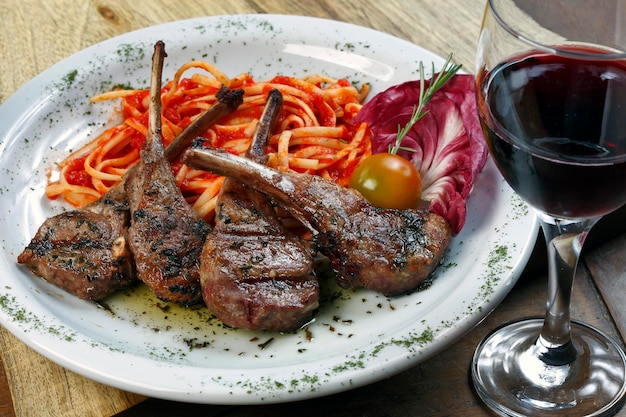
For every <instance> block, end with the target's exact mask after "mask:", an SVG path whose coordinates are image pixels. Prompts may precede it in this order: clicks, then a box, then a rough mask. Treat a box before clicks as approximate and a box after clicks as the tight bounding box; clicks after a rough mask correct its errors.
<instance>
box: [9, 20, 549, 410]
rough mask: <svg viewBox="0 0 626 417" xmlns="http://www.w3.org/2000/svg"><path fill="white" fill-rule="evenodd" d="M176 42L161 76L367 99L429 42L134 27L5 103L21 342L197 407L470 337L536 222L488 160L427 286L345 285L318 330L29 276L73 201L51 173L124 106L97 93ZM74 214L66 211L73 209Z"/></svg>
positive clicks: (289, 27)
mask: <svg viewBox="0 0 626 417" xmlns="http://www.w3.org/2000/svg"><path fill="white" fill-rule="evenodd" d="M158 39H162V40H164V41H165V45H166V51H167V53H168V58H167V59H166V67H165V72H164V79H171V77H172V76H173V73H174V71H175V70H176V68H178V66H179V65H181V64H182V63H184V62H186V61H188V60H190V59H204V60H207V61H209V62H211V63H215V64H217V65H218V66H219V68H221V69H222V70H224V71H225V72H226V73H227V74H229V75H230V76H234V75H236V74H238V73H240V72H244V71H249V72H251V73H252V74H253V75H254V76H255V77H256V78H258V79H264V78H268V77H270V76H272V75H274V74H276V73H285V74H290V75H304V74H306V73H309V74H310V73H317V72H319V73H325V74H328V75H330V76H332V77H337V78H339V77H348V78H349V79H350V80H354V81H358V82H371V83H372V86H373V91H372V94H375V93H377V92H379V91H381V90H382V89H384V88H386V87H388V86H391V85H393V84H398V83H400V82H402V81H405V80H408V79H415V78H417V68H418V63H419V61H420V60H423V61H424V62H425V63H426V64H427V65H426V67H427V68H428V67H430V62H431V61H433V62H435V63H436V64H437V65H442V64H443V59H441V58H440V57H438V56H436V55H434V54H433V53H431V52H429V51H427V50H425V49H422V48H420V47H418V46H415V45H413V44H410V43H408V42H405V41H403V40H400V39H397V38H394V37H392V36H389V35H386V34H383V33H379V32H375V31H373V30H370V29H366V28H362V27H357V26H353V25H348V24H344V23H340V22H334V21H328V20H320V19H314V18H307V17H294V16H279V15H256V16H255V15H239V16H219V17H208V18H200V19H194V20H188V21H181V22H175V23H170V24H165V25H161V26H156V27H151V28H147V29H144V30H139V31H136V32H132V33H128V34H126V35H123V36H119V37H116V38H114V39H110V40H108V41H106V42H103V43H101V44H98V45H96V46H94V47H91V48H88V49H86V50H83V51H82V52H79V53H77V54H75V55H73V56H71V57H69V58H67V59H65V60H63V61H62V62H60V63H58V64H57V65H54V66H53V67H51V68H50V69H48V70H46V71H45V72H43V73H42V74H40V75H39V76H37V77H36V78H34V79H33V80H32V81H31V82H29V83H28V84H26V85H25V86H24V87H23V88H21V89H20V90H19V91H18V92H17V93H16V94H15V95H13V96H12V97H10V98H9V99H8V100H7V101H6V103H4V105H2V107H0V120H2V122H3V123H2V124H1V125H0V152H1V159H0V168H1V173H2V175H0V190H1V193H0V213H1V215H0V216H1V217H2V218H1V220H0V230H2V238H1V242H2V252H1V255H0V319H1V322H2V324H3V325H4V326H5V327H6V328H7V329H8V330H9V331H10V332H12V333H13V334H15V335H16V336H17V337H18V338H20V339H21V340H22V341H24V342H25V343H26V344H28V345H29V346H31V347H32V348H34V349H35V350H36V351H38V352H40V353H41V354H43V355H44V356H46V357H48V358H50V359H51V360H53V361H55V362H57V363H58V364H60V365H62V366H64V367H66V368H68V369H71V370H72V371H75V372H77V373H79V374H82V375H84V376H86V377H88V378H92V379H94V380H97V381H99V382H102V383H105V384H108V385H111V386H115V387H118V388H120V389H124V390H128V391H133V392H136V393H140V394H144V395H148V396H152V397H159V398H164V399H172V400H178V401H188V402H200V403H223V404H229V403H230V404H234V403H237V404H243V403H262V402H279V401H292V400H300V399H304V398H310V397H315V396H321V395H327V394H331V393H335V392H339V391H344V390H348V389H351V388H354V387H358V386H361V385H364V384H368V383H371V382H374V381H376V380H379V379H382V378H384V377H388V376H390V375H392V374H395V373H398V372H400V371H403V370H405V369H407V368H409V367H412V366H415V365H416V364H418V363H420V362H422V361H424V360H425V359H427V358H429V357H431V356H433V355H434V354H436V353H438V352H440V351H442V350H443V349H445V348H446V347H448V346H449V345H450V344H452V343H453V342H455V341H456V340H458V339H459V338H460V337H462V336H463V335H464V334H465V333H466V332H468V331H469V330H470V329H472V327H473V326H474V325H476V324H477V323H478V322H479V321H480V320H481V319H483V318H484V317H485V316H486V315H487V314H488V313H489V312H490V311H491V310H492V309H493V308H495V307H496V306H497V305H498V303H500V301H501V300H502V299H503V298H504V296H505V295H506V294H507V293H508V292H509V290H510V289H511V287H512V286H513V284H514V283H515V281H516V280H517V278H518V276H519V274H520V273H521V271H522V269H523V267H524V265H525V264H526V261H527V259H528V257H529V255H530V253H531V250H532V247H533V245H534V242H535V239H536V236H537V225H536V223H535V221H534V217H533V215H532V214H531V213H530V212H529V210H528V209H527V207H526V205H525V204H524V203H522V201H521V200H520V199H519V198H518V197H517V196H516V195H515V194H514V193H513V192H512V191H511V189H510V188H509V187H508V186H507V185H506V184H505V183H504V181H503V180H502V178H501V177H500V175H499V174H498V173H497V171H496V169H495V168H494V166H493V164H492V163H491V162H488V164H487V165H486V167H485V169H484V171H483V172H482V173H481V175H480V176H479V178H478V181H477V184H476V186H475V190H474V192H473V195H472V196H471V197H470V199H469V205H468V218H467V223H466V225H465V227H464V229H463V231H462V233H461V234H460V235H458V236H456V237H455V238H454V239H453V242H452V244H451V246H450V248H449V250H448V251H447V254H446V256H445V260H444V264H443V265H442V266H441V267H439V268H438V270H437V272H436V276H435V279H434V282H433V283H432V286H431V287H430V288H428V289H426V290H424V291H421V292H417V293H414V294H412V295H407V296H402V297H397V298H393V299H387V298H385V297H383V296H382V295H379V294H375V293H372V292H368V291H363V290H360V291H354V292H353V291H339V290H336V289H334V288H333V289H331V290H330V291H331V292H332V294H333V295H334V296H333V297H331V299H330V300H329V301H327V302H326V303H324V304H323V305H322V307H321V310H320V313H319V315H318V316H317V317H316V319H315V322H314V323H312V324H311V325H310V326H309V327H308V330H307V331H304V330H301V331H297V332H294V333H290V334H270V333H257V334H255V333H251V332H246V331H236V330H231V329H225V328H223V327H221V326H220V324H219V322H217V321H216V320H214V319H211V316H210V314H209V313H208V312H207V310H206V309H183V308H176V307H166V306H164V305H162V303H158V302H157V301H156V300H155V299H154V298H153V297H151V295H150V294H148V293H146V292H144V293H143V294H141V291H138V292H137V293H134V294H130V295H128V294H120V295H117V296H114V297H112V298H111V299H110V300H107V302H106V305H107V306H108V307H109V308H110V310H109V309H103V308H101V307H99V306H98V305H96V304H94V303H90V302H85V301H81V300H78V299H77V298H75V297H73V296H70V295H68V294H66V293H64V292H63V291H61V290H58V289H56V288H55V287H52V286H50V285H48V284H47V283H45V282H43V281H42V280H40V279H38V278H36V277H34V276H33V275H31V274H30V273H28V272H27V271H26V270H25V269H24V268H21V267H18V265H17V263H16V257H17V255H18V254H19V253H20V252H21V251H22V250H23V248H24V247H25V246H26V245H27V244H28V242H29V241H30V239H31V238H32V236H33V235H34V234H35V231H36V230H37V228H38V226H39V225H40V224H41V223H42V222H43V220H44V219H45V218H46V217H48V216H50V215H52V214H55V213H58V212H59V211H60V210H62V209H64V207H63V206H62V205H61V204H59V203H51V202H49V201H48V200H47V199H46V198H45V194H44V186H45V183H46V175H45V174H46V170H47V169H49V168H50V166H51V165H52V164H53V163H54V162H55V161H56V160H58V159H60V158H61V157H63V156H64V155H66V154H67V152H68V151H69V150H70V149H75V148H76V146H78V145H79V144H80V143H83V142H84V141H85V138H86V137H93V136H94V135H95V134H97V133H98V132H100V131H102V129H103V128H104V126H103V123H104V122H108V123H110V118H111V116H112V114H113V108H114V105H113V104H112V103H102V104H98V105H90V104H89V102H88V98H89V97H90V96H92V95H94V94H96V93H98V92H101V91H103V90H105V89H108V88H110V87H111V86H112V85H114V84H127V85H132V86H134V87H147V84H148V79H149V72H150V58H151V55H152V51H153V45H154V42H155V41H156V40H158ZM65 208H66V207H65Z"/></svg>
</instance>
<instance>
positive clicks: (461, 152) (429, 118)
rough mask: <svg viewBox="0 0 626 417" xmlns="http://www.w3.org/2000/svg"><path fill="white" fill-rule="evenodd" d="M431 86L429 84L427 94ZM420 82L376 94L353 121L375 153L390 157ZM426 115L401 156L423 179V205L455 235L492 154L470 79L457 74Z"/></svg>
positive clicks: (415, 97) (408, 140) (406, 141)
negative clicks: (365, 128) (364, 128)
mask: <svg viewBox="0 0 626 417" xmlns="http://www.w3.org/2000/svg"><path fill="white" fill-rule="evenodd" d="M428 85H429V81H428V80H427V81H426V85H425V87H426V88H427V87H428ZM419 96H420V82H419V80H417V81H408V82H405V83H403V84H399V85H397V86H393V87H390V88H389V89H387V90H385V91H383V92H381V93H379V94H377V95H376V96H374V97H373V98H372V99H371V100H370V101H369V102H367V103H366V104H365V105H364V106H363V108H362V109H361V110H360V112H359V113H358V114H357V115H356V117H355V119H354V121H355V122H357V123H359V122H366V123H368V124H369V125H370V128H371V131H372V133H371V134H372V152H373V153H379V152H387V151H388V149H389V146H390V145H392V146H393V144H394V142H395V140H396V136H397V134H398V126H400V127H403V126H405V125H406V123H407V122H408V121H409V119H410V117H411V114H412V112H413V106H414V105H415V104H417V103H418V101H419ZM425 110H426V111H427V114H426V115H425V116H424V117H423V118H422V119H421V120H420V121H419V122H418V123H417V124H415V125H414V126H413V127H412V128H411V130H410V131H409V132H408V134H407V135H406V136H405V137H404V139H403V141H402V147H403V148H411V149H412V150H414V151H415V152H412V151H406V150H400V151H398V155H402V156H403V157H405V158H407V159H409V160H410V161H411V162H412V163H413V164H414V165H415V166H416V167H417V169H418V171H419V173H420V177H421V179H422V199H423V200H424V201H426V202H428V203H429V210H430V211H431V212H433V213H437V214H439V215H441V216H442V217H444V218H445V219H446V220H447V221H448V223H449V224H450V227H451V228H452V233H453V234H455V235H456V234H458V233H459V232H460V231H461V229H462V228H463V225H464V224H465V216H466V200H467V197H468V195H469V193H470V191H471V190H472V186H473V184H474V180H475V178H476V176H477V175H478V173H479V172H480V171H481V170H482V168H483V166H484V165H485V162H486V160H487V155H488V150H487V146H486V144H485V140H484V136H483V133H482V130H481V127H480V122H479V120H478V113H477V110H476V100H475V96H474V79H473V77H472V76H471V75H467V74H456V75H454V76H453V77H452V78H450V80H448V82H447V83H446V84H444V85H443V87H441V89H440V90H438V91H437V92H436V93H435V95H434V96H433V97H432V98H431V100H430V102H429V103H428V104H427V106H426V107H425Z"/></svg>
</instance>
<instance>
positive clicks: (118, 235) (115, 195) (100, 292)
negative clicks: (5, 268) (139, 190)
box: [17, 187, 136, 300]
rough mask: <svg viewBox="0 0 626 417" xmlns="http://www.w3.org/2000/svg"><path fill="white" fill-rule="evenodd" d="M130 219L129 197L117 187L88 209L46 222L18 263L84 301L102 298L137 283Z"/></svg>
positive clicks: (52, 218)
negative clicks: (129, 242) (130, 245)
mask: <svg viewBox="0 0 626 417" xmlns="http://www.w3.org/2000/svg"><path fill="white" fill-rule="evenodd" d="M128 215H129V212H128V203H127V202H126V193H125V192H124V189H123V188H122V187H115V188H113V189H112V190H111V191H110V192H108V193H107V194H105V195H104V196H102V197H101V198H100V199H98V200H97V201H95V202H93V203H91V204H90V205H88V206H87V207H85V208H84V209H80V210H73V211H69V212H65V213H61V214H57V215H56V216H53V217H50V218H48V219H46V221H45V222H44V223H43V224H42V225H41V226H40V227H39V229H38V230H37V233H36V234H35V236H34V237H33V239H32V240H31V241H30V243H29V245H28V246H27V247H26V248H25V249H24V251H22V253H21V254H20V255H19V256H18V257H17V261H18V262H19V263H20V264H25V265H26V266H27V267H28V268H29V269H30V270H31V271H32V272H33V273H34V274H35V275H37V276H40V277H42V278H43V279H44V280H46V281H48V282H50V283H51V284H53V285H55V286H57V287H59V288H61V289H63V290H65V291H67V292H69V293H71V294H74V295H76V296H78V297H80V298H82V299H84V300H99V299H102V298H104V297H106V296H107V295H109V294H110V293H112V292H114V291H117V290H120V289H124V288H127V287H128V286H130V285H131V284H133V283H134V282H135V281H136V279H135V273H134V263H133V261H132V256H131V254H130V252H129V250H128V246H127V240H126V230H127V227H128V221H129V218H128Z"/></svg>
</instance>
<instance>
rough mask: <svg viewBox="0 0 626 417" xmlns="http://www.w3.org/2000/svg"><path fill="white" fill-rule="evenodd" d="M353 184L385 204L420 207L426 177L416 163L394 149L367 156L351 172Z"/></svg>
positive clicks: (376, 202) (378, 203) (373, 201)
mask: <svg viewBox="0 0 626 417" xmlns="http://www.w3.org/2000/svg"><path fill="white" fill-rule="evenodd" d="M349 184H350V188H354V189H355V190H357V191H359V192H360V193H361V194H362V195H363V197H365V198H366V199H367V200H368V201H369V202H370V203H371V204H372V205H374V206H377V207H381V208H396V209H408V208H416V207H417V206H418V205H419V202H420V199H421V198H422V181H421V178H420V175H419V172H418V171H417V169H416V168H415V166H414V165H413V164H412V163H411V162H410V161H409V160H407V159H406V158H403V157H401V156H398V155H395V154H390V153H377V154H374V155H371V156H369V157H367V158H365V159H364V160H363V161H362V162H361V163H360V164H359V165H358V166H357V167H356V169H355V170H354V172H353V173H352V175H351V176H350V183H349Z"/></svg>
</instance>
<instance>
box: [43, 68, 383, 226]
mask: <svg viewBox="0 0 626 417" xmlns="http://www.w3.org/2000/svg"><path fill="white" fill-rule="evenodd" d="M188 70H194V71H193V73H192V74H191V75H190V76H187V77H183V75H184V73H186V72H187V71H188ZM222 86H226V87H229V88H231V89H243V90H244V99H243V103H242V104H241V105H240V106H239V108H238V109H237V110H236V111H235V112H233V113H231V114H229V115H227V116H224V117H223V118H222V119H220V120H219V121H218V122H217V123H216V124H214V125H213V126H212V127H210V128H209V129H208V130H207V131H206V132H204V133H203V134H202V135H201V136H202V137H203V138H205V139H206V140H207V141H208V142H209V143H210V144H211V145H212V146H214V147H220V148H223V149H226V150H228V151H229V152H232V153H235V154H238V155H244V154H245V152H246V151H247V149H248V147H249V145H250V143H251V139H252V135H253V133H254V131H255V130H256V126H257V123H258V121H259V118H260V115H261V113H262V111H263V108H264V106H265V102H266V98H267V93H268V91H269V90H271V89H273V88H276V89H278V90H280V92H281V93H282V95H283V109H282V112H281V115H280V117H279V120H278V123H277V125H276V128H275V132H274V133H273V134H272V135H271V137H270V139H269V143H268V146H267V149H266V153H267V154H268V155H269V160H268V165H269V166H271V167H274V168H277V169H282V170H291V171H297V172H303V173H310V174H315V175H320V176H323V177H325V178H328V179H330V180H332V181H335V182H337V183H338V184H340V185H344V186H345V185H347V184H348V179H349V177H350V174H351V173H352V172H353V170H354V168H355V167H356V165H358V163H359V162H360V161H361V160H362V159H363V158H365V157H367V156H369V155H371V153H372V150H371V142H370V136H369V129H368V125H367V124H365V123H362V124H352V123H351V122H352V118H353V117H354V115H355V114H356V113H357V112H358V111H359V110H360V109H361V107H362V104H363V101H364V99H365V97H366V95H367V92H368V86H367V85H364V86H363V87H361V88H360V89H357V88H356V87H355V86H353V85H352V84H351V83H350V82H349V81H348V80H346V79H333V78H330V77H327V76H323V75H311V76H308V77H305V78H296V77H290V76H284V75H277V76H275V77H273V78H272V79H270V80H268V81H256V80H255V79H254V78H253V76H252V75H250V74H248V73H243V74H240V75H238V76H236V77H234V78H229V77H228V76H226V75H225V74H224V73H223V72H222V71H220V70H219V69H218V68H217V67H215V66H213V65H211V64H208V63H207V62H204V61H192V62H189V63H187V64H185V65H183V66H181V67H180V68H179V69H178V71H177V72H176V74H175V76H174V78H173V79H172V80H171V81H169V82H168V83H166V84H165V85H164V86H163V89H162V93H161V97H162V138H163V143H164V145H165V146H167V145H168V144H169V143H170V142H171V141H172V140H173V139H174V138H175V137H176V136H177V135H178V134H179V133H180V132H182V131H183V129H184V128H185V127H186V126H187V125H189V124H190V123H191V122H192V121H193V120H194V118H195V117H197V116H198V115H199V114H200V113H201V112H203V111H204V110H206V109H208V108H209V107H210V106H211V105H212V104H214V103H215V101H216V100H217V98H216V93H217V91H218V90H219V89H220V87H222ZM113 99H119V100H120V105H119V106H120V108H119V110H120V113H121V117H122V122H121V123H119V124H117V125H115V126H113V127H111V128H109V129H107V130H106V131H104V132H103V133H102V134H100V135H99V136H98V137H96V138H95V139H94V140H92V141H91V142H89V143H88V144H86V145H85V146H83V147H82V148H81V149H78V150H76V151H74V152H72V153H71V154H70V155H69V156H68V157H67V158H65V159H64V160H63V161H61V162H60V163H59V164H58V169H59V178H58V180H56V181H49V184H48V185H47V188H46V194H47V196H48V198H50V199H57V198H63V199H65V200H66V201H67V202H69V203H70V204H72V205H74V206H76V207H83V206H85V205H87V204H89V203H91V202H93V201H95V200H97V199H98V198H100V197H101V196H102V195H103V194H105V193H106V192H107V191H109V190H110V189H111V188H112V187H114V186H115V185H117V184H118V183H120V182H121V180H122V177H123V176H124V174H125V173H126V171H128V169H129V168H130V167H131V166H133V165H134V164H135V163H136V162H137V161H138V160H139V150H140V148H141V144H142V143H143V142H144V140H145V138H146V133H147V130H148V128H147V126H148V102H149V90H147V89H145V90H124V89H116V90H113V91H110V92H106V93H103V94H101V95H98V96H96V97H93V98H92V99H91V101H92V102H98V101H103V100H113ZM172 170H173V172H174V175H175V177H176V181H177V183H178V185H179V187H180V189H181V190H182V192H183V195H184V196H185V198H186V199H187V201H188V202H189V203H190V204H191V206H192V207H193V208H194V210H195V211H196V212H197V213H198V215H199V216H200V217H202V218H204V219H205V220H207V221H211V219H212V218H213V214H214V209H215V203H216V199H217V195H218V193H219V190H220V187H221V184H222V182H223V178H222V177H220V176H218V175H214V174H211V173H209V172H205V171H199V170H194V169H192V168H190V167H188V166H186V165H184V164H182V163H180V162H178V161H175V162H174V163H172Z"/></svg>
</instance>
